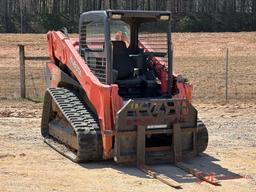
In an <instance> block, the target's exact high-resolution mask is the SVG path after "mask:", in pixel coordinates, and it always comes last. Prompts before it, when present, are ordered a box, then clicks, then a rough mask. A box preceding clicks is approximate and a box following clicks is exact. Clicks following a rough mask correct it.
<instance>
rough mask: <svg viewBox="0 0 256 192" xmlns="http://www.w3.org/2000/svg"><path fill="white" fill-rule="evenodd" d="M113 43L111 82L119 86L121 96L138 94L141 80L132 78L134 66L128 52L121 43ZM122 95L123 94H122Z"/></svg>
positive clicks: (123, 43)
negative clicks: (132, 93) (131, 93)
mask: <svg viewBox="0 0 256 192" xmlns="http://www.w3.org/2000/svg"><path fill="white" fill-rule="evenodd" d="M112 43H113V73H112V74H113V82H114V83H117V84H118V86H119V93H120V94H121V95H123V94H124V95H126V94H130V93H129V92H134V93H135V92H140V89H141V87H142V86H143V85H142V83H143V80H142V79H141V78H139V77H135V76H134V65H133V63H132V59H131V58H130V57H129V50H128V48H127V47H126V44H125V42H123V41H112ZM122 93H123V94H122Z"/></svg>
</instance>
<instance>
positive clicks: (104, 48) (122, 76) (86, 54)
mask: <svg viewBox="0 0 256 192" xmlns="http://www.w3.org/2000/svg"><path fill="white" fill-rule="evenodd" d="M101 13H102V14H103V16H102V14H101ZM95 14H96V15H95ZM93 15H94V17H93ZM104 15H105V16H106V18H108V19H104ZM100 17H102V19H100ZM96 18H97V19H96ZM169 27H170V13H169V12H148V11H145V12H137V11H97V12H96V13H95V12H89V13H85V14H83V15H82V16H81V18H80V49H79V51H80V54H81V56H82V57H83V58H84V59H85V61H86V63H87V64H88V66H89V67H90V69H91V71H92V72H93V73H94V74H95V75H96V76H97V77H98V79H99V80H100V81H101V82H102V83H106V84H117V85H118V87H119V95H120V96H121V97H124V98H145V97H159V96H161V95H162V93H161V91H160V86H161V81H160V77H159V74H157V71H156V67H157V65H156V63H157V62H161V63H164V64H166V65H168V66H169V65H170V64H171V59H170V52H171V50H170V46H169V45H168V40H169V38H168V36H170V30H169ZM158 67H159V66H158Z"/></svg>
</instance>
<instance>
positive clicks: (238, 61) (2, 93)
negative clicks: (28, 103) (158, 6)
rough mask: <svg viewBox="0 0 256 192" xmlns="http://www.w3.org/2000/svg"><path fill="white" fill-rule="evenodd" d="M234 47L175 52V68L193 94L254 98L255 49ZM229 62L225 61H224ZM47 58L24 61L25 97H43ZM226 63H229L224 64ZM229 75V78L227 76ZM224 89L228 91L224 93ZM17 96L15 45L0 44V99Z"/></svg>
mask: <svg viewBox="0 0 256 192" xmlns="http://www.w3.org/2000/svg"><path fill="white" fill-rule="evenodd" d="M25 49H26V51H25V52H26V55H29V56H47V46H46V44H43V45H26V46H25ZM236 49H237V47H231V46H230V47H228V51H229V54H228V57H227V48H220V49H216V50H217V51H215V53H214V56H212V55H211V54H208V55H205V54H202V55H200V56H197V55H193V54H190V55H178V54H174V69H175V72H176V73H177V74H184V75H185V76H186V77H187V78H188V79H189V82H190V83H191V84H193V98H199V99H207V100H209V99H212V100H226V97H227V99H228V100H229V99H235V100H250V99H255V98H256V67H255V66H256V65H255V62H256V52H255V54H253V53H250V54H247V53H243V52H239V54H237V50H236ZM227 62H228V63H227ZM46 63H47V62H46V61H31V60H29V61H26V63H25V67H26V70H25V77H26V78H25V81H26V97H27V98H30V99H39V100H42V99H43V96H44V92H45V89H46V78H47V76H46ZM227 64H228V67H227ZM227 78H228V79H227ZM226 93H227V95H226ZM19 97H20V66H19V51H18V46H17V45H15V44H13V45H8V46H6V45H1V44H0V99H13V98H19Z"/></svg>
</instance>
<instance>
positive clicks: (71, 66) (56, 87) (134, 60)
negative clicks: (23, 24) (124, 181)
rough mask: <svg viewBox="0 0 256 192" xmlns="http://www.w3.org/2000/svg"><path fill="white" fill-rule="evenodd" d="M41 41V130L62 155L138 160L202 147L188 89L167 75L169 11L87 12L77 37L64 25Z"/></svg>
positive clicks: (169, 157) (177, 157)
mask: <svg viewBox="0 0 256 192" xmlns="http://www.w3.org/2000/svg"><path fill="white" fill-rule="evenodd" d="M47 38H48V51H49V55H50V58H51V62H50V63H48V64H47V70H48V72H49V76H50V78H49V81H48V84H49V88H48V89H47V91H46V93H45V98H44V106H43V115H42V124H41V132H42V136H43V137H44V138H45V142H46V143H48V144H49V145H50V146H52V147H53V148H54V149H56V150H57V151H58V152H60V153H61V154H62V155H64V156H66V157H68V158H70V159H71V160H73V161H75V162H86V161H96V160H102V159H104V160H107V159H114V161H116V162H118V163H137V165H143V164H151V163H161V162H173V163H176V162H179V161H182V160H185V159H189V158H192V157H194V156H196V155H198V154H199V153H202V152H203V151H204V150H205V149H206V147H207V143H208V133H207V129H206V127H205V126H204V124H203V123H202V122H201V121H200V120H199V119H198V114H197V110H196V109H195V108H194V107H193V106H192V104H191V99H192V86H191V85H190V84H189V83H188V82H187V81H186V79H185V78H183V77H182V76H180V75H176V74H175V73H174V72H173V63H172V61H173V51H172V41H171V38H172V34H171V14H170V12H161V11H124V10H107V11H90V12H86V13H83V14H81V16H80V22H79V39H75V38H70V37H69V36H68V34H67V32H66V30H62V31H50V32H48V34H47Z"/></svg>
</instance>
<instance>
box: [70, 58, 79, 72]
mask: <svg viewBox="0 0 256 192" xmlns="http://www.w3.org/2000/svg"><path fill="white" fill-rule="evenodd" d="M69 64H70V65H72V67H73V68H74V70H75V71H76V72H77V74H78V75H79V76H81V69H80V67H79V66H78V65H77V63H76V61H75V59H74V57H73V56H71V57H70V60H69Z"/></svg>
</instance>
